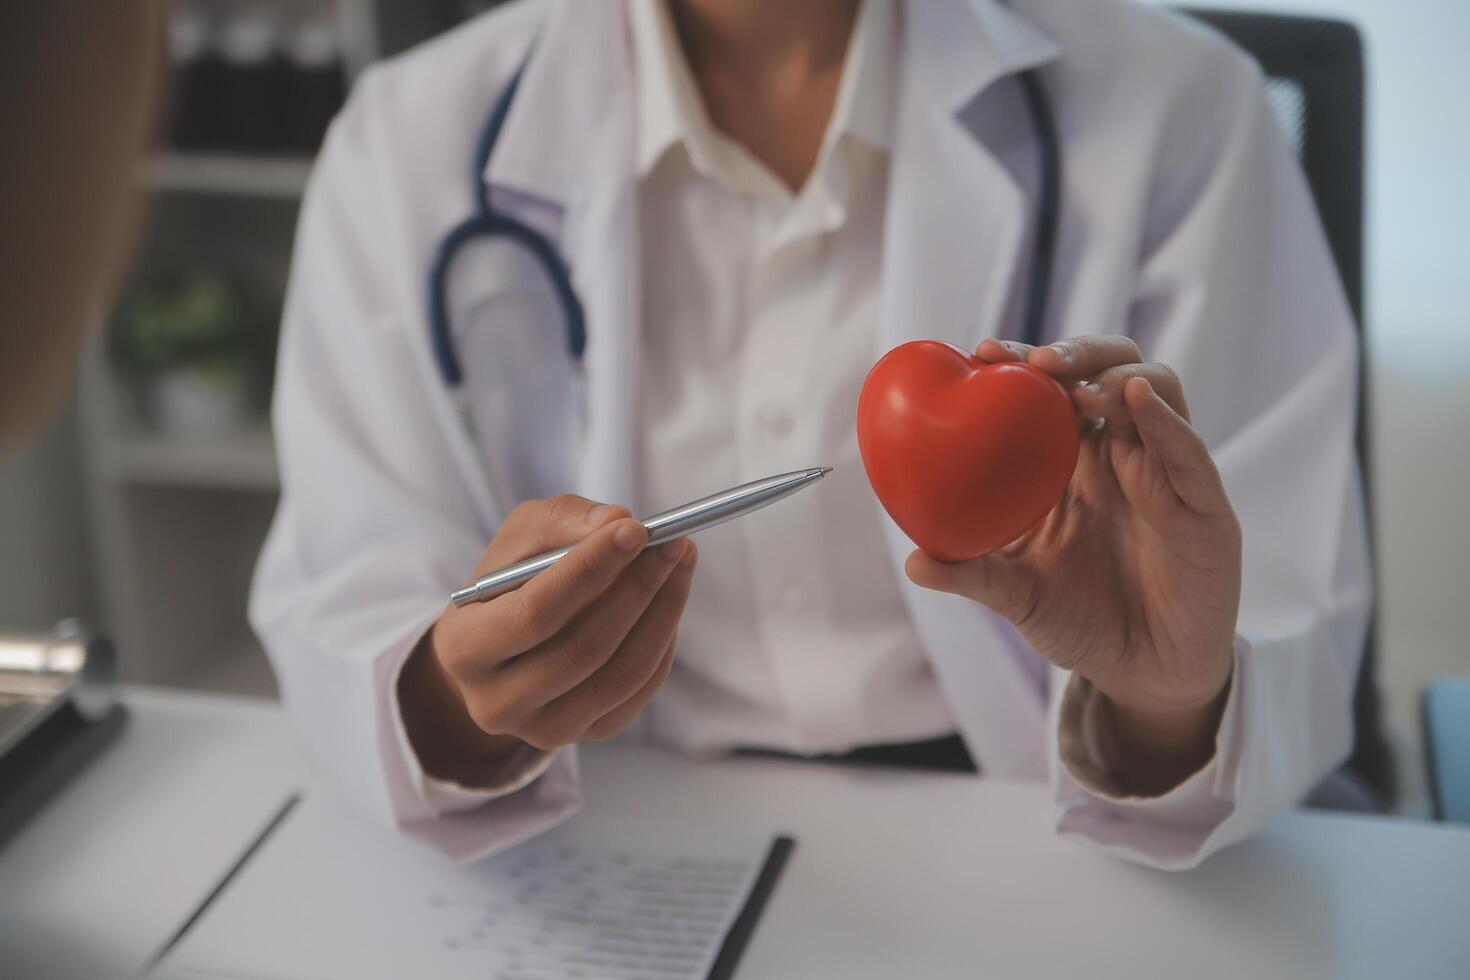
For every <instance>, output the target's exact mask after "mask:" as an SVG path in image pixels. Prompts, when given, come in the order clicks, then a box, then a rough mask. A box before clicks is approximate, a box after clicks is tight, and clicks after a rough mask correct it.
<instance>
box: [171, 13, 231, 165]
mask: <svg viewBox="0 0 1470 980" xmlns="http://www.w3.org/2000/svg"><path fill="white" fill-rule="evenodd" d="M169 60H170V62H171V63H172V65H173V75H174V79H173V89H172V96H173V144H174V145H175V146H177V147H179V148H180V149H183V150H193V151H196V152H197V151H205V150H212V149H216V148H218V147H219V146H220V145H221V144H222V143H223V141H224V139H225V133H224V131H223V127H222V126H221V121H222V120H221V118H220V115H219V106H220V104H221V102H222V100H223V98H224V83H225V64H224V61H223V60H221V58H220V57H219V53H218V52H217V51H215V50H214V47H213V43H212V38H211V35H210V23H209V21H208V19H207V18H205V17H204V16H203V15H202V14H201V13H200V12H199V11H198V10H196V9H194V8H191V7H187V6H182V5H181V6H180V7H178V8H177V9H176V10H175V11H174V13H173V15H172V17H171V19H170V21H169Z"/></svg>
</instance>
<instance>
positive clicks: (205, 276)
mask: <svg viewBox="0 0 1470 980" xmlns="http://www.w3.org/2000/svg"><path fill="white" fill-rule="evenodd" d="M271 320H272V311H271V310H270V309H269V308H268V307H267V306H266V305H265V304H263V303H261V302H259V301H258V300H257V299H256V298H255V296H254V295H253V294H252V293H251V292H250V290H248V289H246V288H245V287H243V286H241V285H240V284H238V283H236V282H234V281H232V280H231V279H229V278H228V277H226V276H225V275H223V274H221V273H218V272H213V271H206V272H195V273H190V274H187V275H176V276H169V277H165V278H162V279H158V280H153V281H147V282H143V283H140V284H139V285H138V286H136V287H135V288H134V289H133V290H132V291H131V292H130V293H129V295H128V296H127V298H126V299H125V300H124V301H123V303H122V305H121V307H120V308H119V310H118V317H117V324H116V328H115V329H114V330H113V332H112V336H111V343H110V349H111V354H112V357H113V359H114V361H115V362H116V363H117V364H118V365H119V366H120V367H121V368H123V369H124V370H125V371H126V372H127V373H128V374H130V375H132V376H134V377H135V378H139V379H146V378H150V377H156V376H158V375H160V374H165V373H168V372H170V371H177V370H187V371H193V372H197V373H199V374H201V375H203V376H205V377H207V378H209V379H210V380H212V381H215V382H216V383H219V384H227V385H240V384H249V383H250V382H252V381H254V380H256V379H257V378H259V377H262V376H264V375H266V374H268V372H269V366H270V362H271V360H272V358H273V355H274V346H275V342H274V341H275V330H274V329H273V324H272V323H271Z"/></svg>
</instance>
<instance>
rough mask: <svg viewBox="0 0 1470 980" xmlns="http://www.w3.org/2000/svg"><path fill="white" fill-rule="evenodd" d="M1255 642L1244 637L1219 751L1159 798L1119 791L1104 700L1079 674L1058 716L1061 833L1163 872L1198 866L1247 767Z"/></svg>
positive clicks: (1230, 806) (1237, 650)
mask: <svg viewBox="0 0 1470 980" xmlns="http://www.w3.org/2000/svg"><path fill="white" fill-rule="evenodd" d="M1248 649H1249V647H1248V644H1247V643H1246V642H1245V641H1244V640H1243V639H1240V638H1237V639H1236V641H1235V646H1234V657H1235V667H1234V670H1233V671H1232V673H1231V679H1230V690H1229V693H1228V694H1227V695H1226V701H1225V709H1224V711H1223V712H1222V714H1221V717H1220V727H1219V729H1218V730H1217V731H1216V733H1215V751H1214V753H1213V754H1212V755H1211V756H1210V759H1209V761H1208V762H1206V763H1205V764H1204V765H1203V766H1201V767H1200V768H1199V769H1197V770H1196V771H1195V772H1194V773H1192V774H1191V775H1190V776H1188V777H1187V778H1185V779H1184V780H1183V781H1181V782H1180V783H1178V784H1177V785H1175V786H1174V787H1173V788H1171V789H1169V790H1168V791H1167V792H1164V793H1161V794H1159V795H1157V796H1140V795H1136V794H1127V793H1123V792H1121V791H1120V790H1119V788H1118V785H1117V782H1116V780H1115V779H1114V778H1113V775H1112V773H1110V772H1109V771H1108V767H1107V763H1106V761H1105V756H1104V755H1103V752H1102V748H1101V747H1102V744H1103V742H1102V738H1103V736H1102V731H1101V727H1100V726H1101V725H1102V723H1103V719H1102V710H1101V709H1102V705H1103V696H1102V694H1101V693H1099V692H1098V691H1097V690H1096V688H1094V687H1093V686H1092V685H1091V684H1090V683H1089V682H1088V681H1087V680H1085V679H1084V678H1082V677H1080V676H1078V675H1076V674H1073V675H1072V676H1071V677H1070V679H1069V680H1068V682H1067V685H1066V689H1065V691H1064V692H1063V694H1062V698H1061V704H1060V708H1059V711H1058V716H1057V726H1056V729H1055V733H1056V761H1057V765H1056V766H1055V769H1054V780H1053V781H1054V786H1055V791H1056V799H1057V803H1058V807H1059V814H1058V819H1057V832H1058V833H1059V834H1061V835H1062V836H1066V837H1079V838H1084V839H1086V840H1088V841H1090V842H1092V843H1095V844H1098V845H1101V846H1103V847H1106V848H1108V849H1109V850H1113V851H1116V852H1118V853H1120V854H1121V855H1122V856H1124V857H1128V858H1131V859H1133V860H1137V861H1139V862H1141V863H1145V864H1150V865H1155V866H1159V867H1190V866H1193V865H1194V864H1196V863H1198V861H1199V859H1200V856H1201V852H1202V848H1203V843H1204V841H1205V840H1206V839H1207V838H1208V837H1209V836H1210V833H1211V832H1212V831H1213V830H1214V829H1215V828H1216V827H1218V826H1219V825H1220V824H1222V823H1223V822H1224V821H1225V820H1226V819H1227V818H1228V817H1229V816H1230V814H1231V813H1232V811H1233V810H1234V795H1235V794H1234V787H1235V785H1236V783H1237V779H1238V776H1239V770H1240V766H1241V755H1242V753H1241V750H1240V740H1241V736H1242V730H1241V722H1240V714H1241V704H1240V702H1241V695H1240V694H1239V688H1240V684H1241V673H1242V669H1241V661H1242V658H1243V656H1244V655H1245V654H1246V653H1247V651H1248Z"/></svg>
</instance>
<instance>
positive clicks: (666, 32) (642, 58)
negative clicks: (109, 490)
mask: <svg viewBox="0 0 1470 980" xmlns="http://www.w3.org/2000/svg"><path fill="white" fill-rule="evenodd" d="M631 7H632V16H631V18H630V21H631V30H632V38H633V51H634V62H635V72H636V82H637V86H638V92H637V107H638V108H637V111H638V139H637V161H636V162H637V173H638V175H639V176H640V177H646V176H647V175H648V174H649V173H650V172H651V171H652V170H653V168H654V167H655V166H656V165H657V164H658V162H659V160H660V159H661V158H662V157H663V156H664V154H665V153H667V152H668V151H669V150H670V149H671V148H672V147H675V146H682V147H683V148H684V149H685V151H686V152H687V153H688V154H689V157H690V160H691V161H692V163H693V165H694V167H695V168H696V169H697V170H699V171H700V172H702V173H706V174H720V175H722V176H726V177H727V178H728V177H735V178H736V181H735V182H736V183H737V184H744V183H748V182H749V181H748V180H747V179H742V178H749V177H750V176H751V175H750V174H748V173H742V171H746V170H748V169H749V166H750V165H751V164H752V163H753V161H750V160H748V159H747V158H748V154H745V153H744V151H743V149H742V148H740V147H738V146H736V145H735V144H734V143H733V141H731V140H730V139H729V137H727V136H725V135H724V134H723V133H720V132H719V131H718V130H717V129H716V128H715V126H714V124H713V123H711V122H710V119H709V116H708V114H707V113H706V112H705V109H704V102H703V100H702V99H701V97H700V94H699V87H698V85H697V83H696V82H695V80H694V74H693V72H692V71H691V70H690V68H689V63H688V61H687V59H686V58H685V57H684V51H683V48H682V47H681V46H680V44H679V38H678V35H677V33H676V31H675V28H674V23H673V18H672V16H671V15H670V13H669V10H668V6H667V2H666V0H631ZM897 19H898V12H897V10H896V7H895V0H863V3H862V6H861V8H860V10H859V13H858V18H857V22H856V24H854V25H853V36H852V40H851V41H850V43H849V45H848V52H847V58H846V61H845V62H844V64H843V68H842V81H841V83H840V87H839V89H838V93H837V101H836V104H835V105H834V107H833V111H832V119H831V121H830V122H829V123H828V132H827V134H826V137H825V140H824V142H831V141H832V139H833V138H834V137H837V136H844V135H851V136H853V137H856V138H857V139H859V140H862V141H863V142H864V143H866V144H868V145H869V146H870V147H872V148H874V149H877V150H883V151H886V150H888V149H889V148H890V144H891V140H892V130H893V105H894V85H893V80H894V60H895V58H896V57H897V52H898V45H897V39H896V34H897Z"/></svg>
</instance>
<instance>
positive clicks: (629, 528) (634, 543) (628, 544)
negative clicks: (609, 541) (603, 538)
mask: <svg viewBox="0 0 1470 980" xmlns="http://www.w3.org/2000/svg"><path fill="white" fill-rule="evenodd" d="M642 541H643V535H641V534H639V533H638V524H637V522H636V521H625V522H624V523H623V525H622V526H621V527H619V528H618V529H617V530H616V531H614V532H613V544H615V545H617V546H618V547H619V548H621V549H623V550H624V551H632V550H633V549H634V548H636V547H638V545H639V544H641V543H642Z"/></svg>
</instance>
